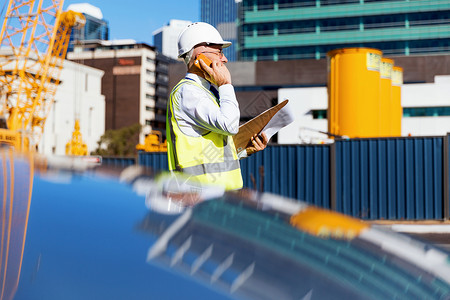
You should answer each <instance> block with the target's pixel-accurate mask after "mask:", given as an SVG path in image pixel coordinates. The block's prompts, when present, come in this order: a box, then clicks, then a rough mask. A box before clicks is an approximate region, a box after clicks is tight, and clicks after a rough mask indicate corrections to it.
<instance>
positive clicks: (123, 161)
mask: <svg viewBox="0 0 450 300" xmlns="http://www.w3.org/2000/svg"><path fill="white" fill-rule="evenodd" d="M134 164H136V159H135V158H134V157H102V165H105V166H111V167H121V168H124V167H128V166H132V165H134Z"/></svg>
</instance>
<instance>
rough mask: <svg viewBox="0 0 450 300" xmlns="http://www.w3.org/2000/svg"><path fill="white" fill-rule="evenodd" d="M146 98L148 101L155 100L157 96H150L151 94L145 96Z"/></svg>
mask: <svg viewBox="0 0 450 300" xmlns="http://www.w3.org/2000/svg"><path fill="white" fill-rule="evenodd" d="M145 98H146V99H148V100H155V96H153V95H150V94H145Z"/></svg>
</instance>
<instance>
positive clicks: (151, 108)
mask: <svg viewBox="0 0 450 300" xmlns="http://www.w3.org/2000/svg"><path fill="white" fill-rule="evenodd" d="M145 110H146V111H152V112H154V111H155V108H154V107H151V106H145Z"/></svg>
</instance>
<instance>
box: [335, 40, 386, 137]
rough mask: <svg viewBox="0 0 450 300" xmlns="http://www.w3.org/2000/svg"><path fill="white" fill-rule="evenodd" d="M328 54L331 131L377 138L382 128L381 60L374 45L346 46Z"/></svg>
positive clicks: (350, 135) (352, 135)
mask: <svg viewBox="0 0 450 300" xmlns="http://www.w3.org/2000/svg"><path fill="white" fill-rule="evenodd" d="M327 55H328V131H329V132H330V133H332V134H337V135H345V136H348V137H350V138H354V137H377V136H379V130H380V109H379V99H380V62H381V56H382V52H381V51H380V50H378V49H372V48H343V49H336V50H332V51H330V52H328V53H327Z"/></svg>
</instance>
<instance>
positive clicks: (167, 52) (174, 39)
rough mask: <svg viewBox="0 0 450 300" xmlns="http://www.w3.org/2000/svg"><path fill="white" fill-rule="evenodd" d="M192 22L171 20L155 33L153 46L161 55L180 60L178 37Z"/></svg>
mask: <svg viewBox="0 0 450 300" xmlns="http://www.w3.org/2000/svg"><path fill="white" fill-rule="evenodd" d="M191 23H192V22H191V21H183V20H170V22H169V23H168V24H167V25H165V26H163V27H161V28H159V29H157V30H155V31H154V32H153V44H154V46H155V47H156V49H157V50H158V52H159V53H162V54H163V55H164V56H167V57H170V58H172V59H177V58H178V36H179V35H180V33H181V32H182V31H183V30H184V29H185V28H186V26H188V25H189V24H191Z"/></svg>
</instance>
